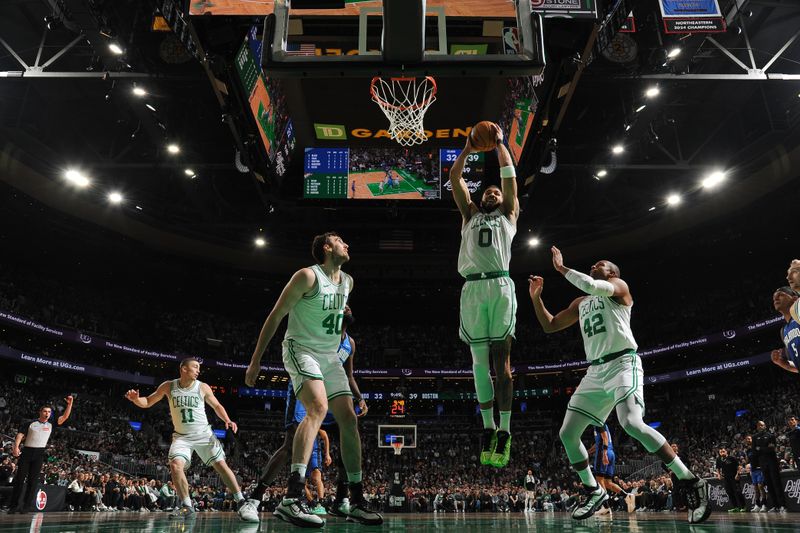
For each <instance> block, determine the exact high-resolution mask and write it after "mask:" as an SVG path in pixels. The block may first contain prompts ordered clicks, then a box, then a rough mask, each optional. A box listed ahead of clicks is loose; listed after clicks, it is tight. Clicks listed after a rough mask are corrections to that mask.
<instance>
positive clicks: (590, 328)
mask: <svg viewBox="0 0 800 533" xmlns="http://www.w3.org/2000/svg"><path fill="white" fill-rule="evenodd" d="M631 307H632V306H630V305H622V304H618V303H617V302H615V301H614V300H613V299H612V298H610V297H608V296H587V297H585V298H584V299H583V300H581V303H580V304H579V305H578V317H579V318H578V324H579V325H580V327H581V335H583V348H584V350H585V351H586V360H587V361H594V360H595V359H599V358H600V357H603V356H604V355H608V354H612V353H617V352H620V351H622V350H636V348H638V346H637V344H636V340H635V339H634V338H633V332H632V331H631Z"/></svg>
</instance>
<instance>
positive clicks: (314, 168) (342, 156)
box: [303, 148, 350, 198]
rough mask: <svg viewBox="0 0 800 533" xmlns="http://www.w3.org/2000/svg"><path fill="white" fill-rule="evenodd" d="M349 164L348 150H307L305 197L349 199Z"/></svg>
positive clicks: (304, 176) (304, 175) (304, 179)
mask: <svg viewBox="0 0 800 533" xmlns="http://www.w3.org/2000/svg"><path fill="white" fill-rule="evenodd" d="M349 162H350V150H348V149H347V148H306V153H305V165H304V167H305V172H304V174H303V196H304V197H306V198H309V197H314V198H347V179H348V169H349V164H350V163H349Z"/></svg>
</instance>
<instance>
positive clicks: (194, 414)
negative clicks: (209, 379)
mask: <svg viewBox="0 0 800 533" xmlns="http://www.w3.org/2000/svg"><path fill="white" fill-rule="evenodd" d="M169 411H170V415H171V416H172V424H173V426H175V432H176V433H180V434H182V435H186V434H189V433H197V432H200V431H204V430H206V429H208V427H209V426H208V418H207V417H206V403H205V399H204V398H203V396H202V393H201V391H200V382H199V381H197V380H195V382H194V383H193V384H192V385H191V386H190V387H189V388H187V389H182V388H181V385H180V381H179V380H177V379H176V380H174V381H173V382H172V383H171V384H170V388H169Z"/></svg>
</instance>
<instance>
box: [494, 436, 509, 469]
mask: <svg viewBox="0 0 800 533" xmlns="http://www.w3.org/2000/svg"><path fill="white" fill-rule="evenodd" d="M509 459H511V434H510V433H509V432H507V431H498V432H497V445H496V446H495V450H494V453H493V454H492V457H491V458H490V459H489V463H490V464H491V465H492V466H493V467H495V468H503V467H505V466H507V465H508V461H509Z"/></svg>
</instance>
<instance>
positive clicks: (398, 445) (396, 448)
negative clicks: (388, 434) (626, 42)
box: [392, 440, 403, 455]
mask: <svg viewBox="0 0 800 533" xmlns="http://www.w3.org/2000/svg"><path fill="white" fill-rule="evenodd" d="M392 448H394V454H395V455H400V452H402V451H403V441H401V440H396V441H394V442H393V443H392Z"/></svg>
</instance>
